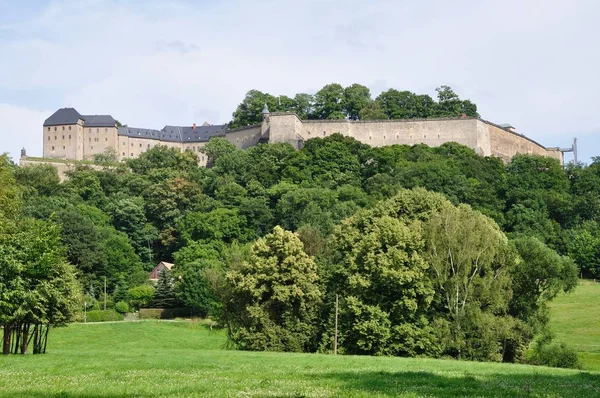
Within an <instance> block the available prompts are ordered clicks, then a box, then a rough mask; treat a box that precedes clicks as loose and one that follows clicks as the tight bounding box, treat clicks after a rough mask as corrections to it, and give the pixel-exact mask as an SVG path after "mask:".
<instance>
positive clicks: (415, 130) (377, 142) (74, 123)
mask: <svg viewBox="0 0 600 398" xmlns="http://www.w3.org/2000/svg"><path fill="white" fill-rule="evenodd" d="M43 129H44V131H43V137H44V138H43V139H44V158H59V159H67V160H86V159H93V157H94V155H96V154H100V153H102V152H104V151H105V150H106V149H107V148H109V147H112V148H114V149H115V150H116V152H117V155H118V158H119V159H120V160H122V159H128V158H134V157H137V156H139V155H140V154H141V153H142V152H144V151H147V150H148V149H150V148H152V147H154V146H156V145H166V146H169V147H173V148H176V149H178V150H180V151H186V150H188V151H192V152H194V153H196V154H197V155H198V163H199V164H200V165H203V166H204V165H206V161H207V159H206V155H204V153H202V148H203V147H204V145H205V144H206V143H207V142H208V141H209V140H210V139H211V138H212V137H224V138H226V139H227V140H229V141H230V142H231V143H233V144H234V145H235V146H236V147H237V148H240V149H245V148H248V147H251V146H254V145H257V144H258V143H261V142H265V143H266V142H269V143H277V142H284V143H289V144H291V145H292V146H293V147H294V148H296V149H300V148H302V145H303V143H304V141H306V140H309V139H311V138H316V137H321V138H322V137H327V136H330V135H332V134H335V133H340V134H342V135H344V136H348V137H353V138H355V139H357V140H358V141H360V142H363V143H365V144H369V145H372V146H384V145H393V144H405V145H414V144H425V145H429V146H439V145H442V144H443V143H445V142H457V143H459V144H462V145H465V146H467V147H469V148H472V149H473V150H475V152H476V153H478V154H480V155H482V156H496V157H499V158H501V159H502V160H503V161H505V162H508V161H509V160H510V159H511V158H512V157H513V156H514V155H516V154H518V153H522V154H534V155H542V156H549V157H552V158H555V159H558V160H559V161H560V162H561V164H562V163H563V152H564V151H568V150H569V149H567V150H564V149H563V150H561V149H560V148H546V147H544V146H543V145H541V144H539V143H537V142H535V141H534V140H532V139H530V138H527V137H525V136H524V135H522V134H519V133H517V132H516V131H515V130H514V128H513V127H512V126H510V125H497V124H494V123H491V122H488V121H486V120H482V119H480V118H471V117H464V116H463V117H457V118H438V119H404V120H369V121H351V120H300V119H299V118H298V116H297V115H296V114H295V113H289V112H285V113H270V112H269V110H268V109H267V107H266V105H265V108H264V110H263V121H262V123H261V124H257V125H254V126H247V127H242V128H238V129H234V130H230V129H228V128H227V125H225V124H223V125H210V124H208V123H204V124H202V125H200V126H196V124H193V125H192V126H165V127H163V128H162V129H161V130H154V129H147V128H134V127H127V126H121V127H120V126H118V122H117V121H116V120H115V119H114V118H113V117H112V116H110V115H82V114H80V113H79V112H77V111H76V110H75V109H74V108H62V109H59V110H57V111H56V112H55V113H54V114H53V115H52V116H50V117H49V118H48V119H46V121H45V122H44V126H43Z"/></svg>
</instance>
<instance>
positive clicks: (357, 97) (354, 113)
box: [342, 83, 373, 120]
mask: <svg viewBox="0 0 600 398" xmlns="http://www.w3.org/2000/svg"><path fill="white" fill-rule="evenodd" d="M372 101H373V100H372V99H371V90H369V88H368V87H366V86H363V85H361V84H357V83H354V84H353V85H351V86H348V87H346V88H345V89H344V97H343V99H342V107H343V109H344V112H345V113H346V115H348V118H349V119H351V120H357V119H358V118H359V113H360V111H361V110H362V109H364V108H365V107H366V106H367V105H369V103H371V102H372Z"/></svg>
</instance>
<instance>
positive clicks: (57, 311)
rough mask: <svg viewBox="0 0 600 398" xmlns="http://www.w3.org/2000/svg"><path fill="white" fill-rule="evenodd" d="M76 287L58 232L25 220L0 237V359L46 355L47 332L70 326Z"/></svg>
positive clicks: (77, 293)
mask: <svg viewBox="0 0 600 398" xmlns="http://www.w3.org/2000/svg"><path fill="white" fill-rule="evenodd" d="M80 297H81V287H80V285H79V282H78V281H77V280H76V278H75V269H74V267H73V266H72V265H70V264H68V263H67V261H66V256H65V253H64V248H63V246H62V244H61V242H60V234H59V228H58V227H57V226H56V225H53V224H49V223H46V222H43V221H39V220H33V219H24V220H21V222H20V223H19V224H18V225H15V226H13V228H6V229H4V230H3V231H2V233H0V325H1V326H2V327H3V329H4V340H3V353H4V354H9V353H11V352H13V353H15V354H16V353H17V352H20V353H21V354H25V353H27V351H28V346H29V343H30V342H33V353H34V354H41V353H45V351H46V345H47V340H48V333H49V331H50V328H51V327H55V326H63V325H65V324H67V323H69V322H71V321H72V320H73V318H74V317H75V314H76V313H77V310H78V307H79V301H80Z"/></svg>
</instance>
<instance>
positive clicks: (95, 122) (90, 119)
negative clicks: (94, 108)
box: [82, 115, 117, 127]
mask: <svg viewBox="0 0 600 398" xmlns="http://www.w3.org/2000/svg"><path fill="white" fill-rule="evenodd" d="M82 117H83V120H84V121H85V122H84V123H83V125H84V126H86V127H115V125H116V124H117V121H116V120H115V119H114V118H113V117H112V116H110V115H82Z"/></svg>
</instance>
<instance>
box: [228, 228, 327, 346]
mask: <svg viewBox="0 0 600 398" xmlns="http://www.w3.org/2000/svg"><path fill="white" fill-rule="evenodd" d="M227 280H228V282H229V284H230V286H231V296H230V299H229V301H228V302H226V303H225V312H224V319H225V321H226V323H227V325H228V330H229V337H230V338H231V339H232V340H233V341H234V342H235V343H236V344H238V346H239V347H240V348H242V349H246V350H266V351H305V350H308V349H309V348H310V347H311V345H312V344H313V343H314V341H313V339H314V336H315V326H316V325H315V323H316V317H317V310H318V304H319V302H320V299H321V292H320V290H319V287H318V276H317V270H316V265H315V263H314V261H313V259H312V258H310V257H309V256H308V255H307V254H306V253H305V252H304V250H303V246H302V242H301V241H300V239H299V238H298V236H297V235H295V234H293V233H292V232H289V231H285V230H283V229H282V228H281V227H275V228H274V229H273V232H272V233H271V234H268V235H267V236H265V237H264V238H262V239H259V240H258V241H257V242H256V243H255V244H254V245H253V246H252V256H251V259H250V261H249V262H244V263H243V264H242V265H241V267H240V268H239V269H236V270H232V271H230V272H229V273H228V274H227Z"/></svg>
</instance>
